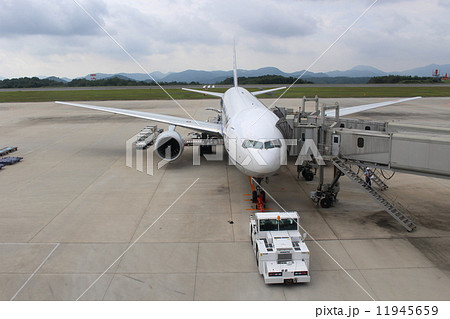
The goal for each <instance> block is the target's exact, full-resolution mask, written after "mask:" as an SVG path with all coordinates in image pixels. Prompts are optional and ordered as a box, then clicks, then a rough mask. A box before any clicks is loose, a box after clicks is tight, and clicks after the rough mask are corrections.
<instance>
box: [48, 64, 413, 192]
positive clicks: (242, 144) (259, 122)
mask: <svg viewBox="0 0 450 319" xmlns="http://www.w3.org/2000/svg"><path fill="white" fill-rule="evenodd" d="M233 72H234V74H233V75H234V86H233V87H232V88H230V89H228V90H227V91H226V92H225V93H219V92H212V91H203V90H194V89H183V90H187V91H192V92H197V93H201V94H208V95H212V96H215V97H218V98H220V99H221V110H217V111H218V112H219V113H221V116H220V118H221V121H220V122H219V123H210V122H203V121H196V120H193V119H187V118H181V117H175V116H169V115H162V114H155V113H147V112H140V111H133V110H126V109H117V108H110V107H101V106H94V105H86V104H77V103H68V102H55V103H58V104H65V105H71V106H76V107H83V108H88V109H93V110H99V111H104V112H110V113H115V114H122V115H127V116H132V117H137V118H142V119H146V120H151V121H155V122H161V123H166V124H169V130H168V131H165V132H163V133H161V134H160V135H159V136H158V138H157V140H156V141H155V148H156V152H157V154H158V156H159V157H161V158H162V159H164V160H167V161H174V160H176V159H177V158H179V157H180V155H181V153H182V152H183V148H184V141H183V138H182V137H181V135H180V134H179V133H178V132H177V131H176V130H175V128H176V126H181V127H184V128H189V129H193V130H196V131H200V132H203V133H207V134H209V135H215V136H221V137H223V140H224V146H225V148H226V150H227V153H228V156H229V159H230V160H231V162H232V163H233V164H234V165H235V166H236V167H237V169H238V170H239V171H241V172H242V173H244V174H245V175H247V176H249V177H253V178H255V179H256V180H257V181H258V183H257V184H260V181H261V180H262V179H263V178H267V177H269V176H272V175H274V174H275V173H276V172H277V171H278V170H279V169H280V167H281V165H282V163H285V162H286V156H287V146H286V143H285V141H284V139H283V135H282V133H281V132H280V130H279V129H278V128H277V127H276V124H277V122H278V120H279V118H278V116H276V115H275V114H274V113H273V112H271V111H269V110H268V109H267V107H266V106H265V105H264V104H263V103H261V102H260V101H259V100H258V99H257V98H256V97H255V96H258V95H261V94H264V93H268V92H273V91H276V90H282V89H285V87H280V88H274V89H268V90H262V91H256V92H249V91H248V90H246V89H245V88H243V87H239V86H238V79H237V68H236V58H235V56H234V71H233ZM417 98H420V97H414V98H406V99H400V100H396V101H387V102H380V103H374V104H367V105H360V106H355V107H349V108H346V109H343V110H341V112H340V114H341V115H348V114H352V113H357V112H361V111H364V110H369V109H373V108H376V107H381V106H387V105H391V104H394V103H401V102H405V101H409V100H413V99H417ZM326 115H327V116H334V110H330V111H328V112H327V113H326ZM258 191H261V190H260V189H258ZM253 196H255V195H253Z"/></svg>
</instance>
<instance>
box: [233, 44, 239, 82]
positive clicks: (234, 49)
mask: <svg viewBox="0 0 450 319" xmlns="http://www.w3.org/2000/svg"><path fill="white" fill-rule="evenodd" d="M233 78H234V87H237V86H238V77H237V65H236V41H235V42H234V46H233Z"/></svg>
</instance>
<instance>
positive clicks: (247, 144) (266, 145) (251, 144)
mask: <svg viewBox="0 0 450 319" xmlns="http://www.w3.org/2000/svg"><path fill="white" fill-rule="evenodd" d="M242 147H243V148H255V149H259V150H261V149H266V150H268V149H271V148H281V141H280V140H279V139H276V140H270V141H265V142H260V141H254V140H244V142H242Z"/></svg>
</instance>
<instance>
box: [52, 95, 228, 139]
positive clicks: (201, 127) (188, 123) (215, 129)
mask: <svg viewBox="0 0 450 319" xmlns="http://www.w3.org/2000/svg"><path fill="white" fill-rule="evenodd" d="M55 103H58V104H64V105H70V106H76V107H83V108H86V109H91V110H98V111H103V112H109V113H114V114H121V115H127V116H131V117H137V118H141V119H146V120H151V121H155V122H161V123H166V124H170V125H175V126H181V127H186V128H190V129H194V130H197V131H202V132H210V133H218V134H222V126H221V125H220V124H216V123H209V122H203V121H196V120H191V119H185V118H182V117H177V116H170V115H163V114H155V113H147V112H140V111H133V110H125V109H116V108H112V107H103V106H95V105H87V104H77V103H68V102H58V101H57V102H55Z"/></svg>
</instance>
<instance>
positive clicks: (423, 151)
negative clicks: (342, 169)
mask: <svg viewBox="0 0 450 319" xmlns="http://www.w3.org/2000/svg"><path fill="white" fill-rule="evenodd" d="M335 134H337V135H338V136H339V137H340V139H339V141H337V142H338V143H339V146H338V147H339V156H340V157H341V158H344V159H347V160H352V161H357V162H361V163H365V164H367V165H368V166H374V167H379V168H383V169H389V170H393V171H399V172H404V173H410V174H419V175H426V176H432V177H439V178H450V161H449V160H448V159H449V158H450V129H447V128H428V127H424V126H413V125H409V126H407V125H398V124H389V123H388V124H387V131H385V132H374V131H362V130H351V129H339V130H336V131H335ZM335 147H336V146H335Z"/></svg>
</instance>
